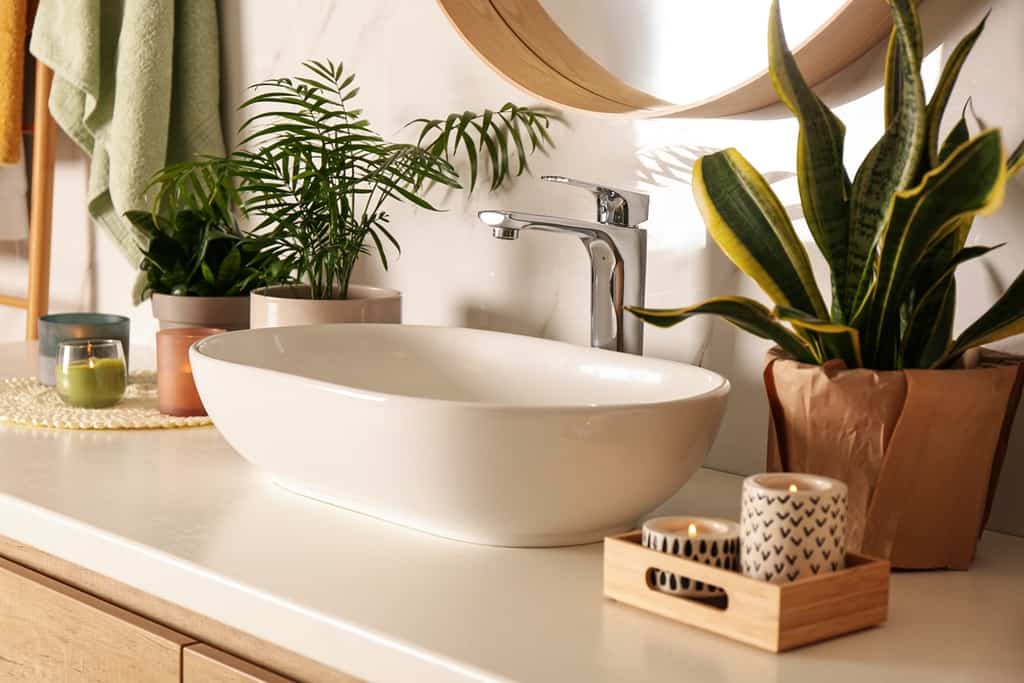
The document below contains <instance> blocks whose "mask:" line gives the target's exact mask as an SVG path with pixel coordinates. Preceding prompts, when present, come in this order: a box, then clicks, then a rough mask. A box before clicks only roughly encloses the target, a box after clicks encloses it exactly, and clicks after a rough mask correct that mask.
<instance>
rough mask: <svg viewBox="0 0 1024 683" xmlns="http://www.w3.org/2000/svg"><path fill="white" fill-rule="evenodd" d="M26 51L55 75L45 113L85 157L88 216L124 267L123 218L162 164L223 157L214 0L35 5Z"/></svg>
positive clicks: (133, 251) (72, 0)
mask: <svg viewBox="0 0 1024 683" xmlns="http://www.w3.org/2000/svg"><path fill="white" fill-rule="evenodd" d="M30 50H31V52H32V54H33V55H35V56H36V57H37V58H38V59H40V60H41V61H43V62H44V63H46V64H47V65H48V66H49V67H50V68H51V69H53V72H54V82H53V90H52V91H51V93H50V111H51V112H52V113H53V117H54V119H55V120H56V121H57V123H58V124H59V125H60V127H61V128H63V129H64V130H65V131H66V132H67V134H68V135H70V136H71V137H72V138H73V139H74V140H75V141H76V142H77V143H78V144H79V145H81V147H82V149H84V150H85V151H86V153H88V154H89V156H90V157H92V164H91V167H90V170H89V213H90V214H91V215H92V216H93V218H95V219H96V220H97V221H98V222H99V224H100V225H101V226H103V228H104V229H105V230H106V231H107V232H108V233H109V234H110V236H111V237H112V238H113V239H114V241H115V242H116V243H117V244H118V246H120V247H121V250H122V251H123V252H124V254H125V256H127V257H128V259H129V260H130V261H131V262H132V264H133V265H138V264H139V263H140V262H141V260H142V254H141V252H140V251H139V245H138V241H137V239H138V238H137V236H136V233H135V230H134V228H132V226H131V224H130V223H129V222H128V221H127V220H125V219H124V212H125V211H129V210H135V209H142V210H144V209H147V208H149V202H148V200H147V199H146V196H145V195H146V192H145V190H146V185H147V184H148V183H149V180H150V178H151V177H152V176H153V174H154V173H156V171H158V170H159V169H160V168H162V167H163V166H165V165H166V164H169V163H176V162H179V161H186V160H189V159H192V158H193V157H195V155H197V154H217V155H220V154H223V153H224V137H223V133H222V131H221V124H220V55H219V47H218V25H217V6H216V2H215V0H103V1H102V2H99V1H98V0H41V2H40V4H39V11H38V14H37V15H36V21H35V25H34V27H33V30H32V40H31V45H30Z"/></svg>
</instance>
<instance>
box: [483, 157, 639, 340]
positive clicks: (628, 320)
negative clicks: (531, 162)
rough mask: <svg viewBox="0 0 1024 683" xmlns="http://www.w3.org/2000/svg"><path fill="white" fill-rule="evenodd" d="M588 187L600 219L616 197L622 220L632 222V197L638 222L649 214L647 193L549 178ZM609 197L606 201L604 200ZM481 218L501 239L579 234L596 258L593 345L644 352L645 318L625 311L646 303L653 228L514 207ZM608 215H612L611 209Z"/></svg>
mask: <svg viewBox="0 0 1024 683" xmlns="http://www.w3.org/2000/svg"><path fill="white" fill-rule="evenodd" d="M548 179H551V180H554V181H555V182H563V183H568V184H573V185H580V186H584V187H587V189H591V191H594V193H595V195H597V198H598V218H599V221H600V219H601V218H602V207H605V208H607V206H608V200H609V198H611V199H612V200H615V201H620V203H621V207H622V209H621V210H620V212H619V218H618V220H623V221H626V220H629V219H628V215H629V211H628V209H627V204H626V198H632V201H633V204H634V205H636V206H634V209H633V212H634V218H635V219H636V220H635V222H637V223H639V222H642V221H643V220H645V219H646V218H647V203H646V199H647V198H646V197H645V196H643V195H640V194H638V193H630V192H626V191H623V190H610V189H607V188H603V187H599V186H596V185H595V186H591V185H589V184H584V183H579V182H578V181H570V180H568V179H564V178H560V177H559V178H545V180H548ZM602 200H603V201H602ZM479 215H480V219H481V220H482V221H483V222H484V223H486V224H488V225H490V226H491V232H492V234H493V235H494V237H496V238H498V239H506V240H514V239H516V238H517V237H518V236H519V232H520V231H521V230H540V231H543V232H555V233H561V234H566V235H574V236H575V237H578V238H579V239H580V241H582V242H583V245H584V246H585V247H586V249H587V254H588V255H589V257H590V345H591V346H593V347H595V348H600V349H609V350H612V351H624V352H626V353H634V354H638V355H639V354H642V353H643V350H644V327H643V321H641V320H640V319H639V318H637V317H636V316H632V315H625V307H626V306H643V305H644V284H645V281H646V277H647V231H646V230H643V229H641V228H638V227H635V226H631V225H612V224H608V223H604V222H597V223H591V222H588V221H580V220H576V219H573V218H558V217H555V216H543V215H539V214H531V213H520V212H514V211H481V212H480V214H479ZM604 215H605V216H608V213H607V212H605V214H604Z"/></svg>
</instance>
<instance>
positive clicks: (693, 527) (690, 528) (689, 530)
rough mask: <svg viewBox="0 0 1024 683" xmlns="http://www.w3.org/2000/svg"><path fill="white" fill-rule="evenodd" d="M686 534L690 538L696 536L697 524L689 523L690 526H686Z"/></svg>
mask: <svg viewBox="0 0 1024 683" xmlns="http://www.w3.org/2000/svg"><path fill="white" fill-rule="evenodd" d="M686 535H687V536H689V537H690V538H693V537H694V536H696V535H697V525H696V524H692V523H691V524H690V526H688V527H687V528H686Z"/></svg>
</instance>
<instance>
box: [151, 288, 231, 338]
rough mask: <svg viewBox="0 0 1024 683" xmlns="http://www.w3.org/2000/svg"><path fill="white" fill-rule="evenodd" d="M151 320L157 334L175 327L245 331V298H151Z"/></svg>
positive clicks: (163, 296) (157, 295) (171, 295)
mask: <svg viewBox="0 0 1024 683" xmlns="http://www.w3.org/2000/svg"><path fill="white" fill-rule="evenodd" d="M152 303H153V317H154V318H156V319H157V320H159V321H160V329H161V330H169V329H174V328H176V327H216V328H219V329H222V330H245V329H248V328H249V297H247V296H175V295H173V294H154V295H153V296H152Z"/></svg>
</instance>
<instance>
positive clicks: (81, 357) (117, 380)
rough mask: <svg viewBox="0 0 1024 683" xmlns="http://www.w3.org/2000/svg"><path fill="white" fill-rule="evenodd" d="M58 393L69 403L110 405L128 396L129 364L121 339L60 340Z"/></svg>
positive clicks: (57, 372) (56, 379)
mask: <svg viewBox="0 0 1024 683" xmlns="http://www.w3.org/2000/svg"><path fill="white" fill-rule="evenodd" d="M54 380H55V382H56V386H57V393H58V394H59V395H60V397H61V399H63V400H64V402H65V403H67V404H68V405H73V406H77V407H79V408H109V407H110V406H112V405H115V404H116V403H117V402H118V401H120V400H121V399H122V398H124V392H125V389H126V388H127V387H128V366H127V365H126V364H125V360H124V349H123V348H122V347H121V341H120V340H119V339H86V340H74V341H62V342H60V343H59V344H57V362H56V365H55V366H54Z"/></svg>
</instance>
